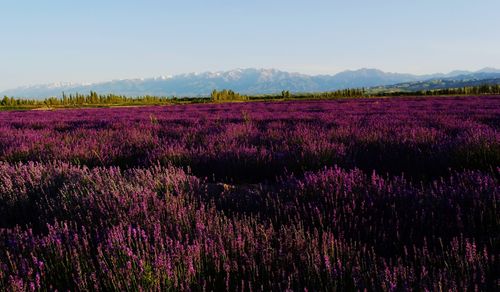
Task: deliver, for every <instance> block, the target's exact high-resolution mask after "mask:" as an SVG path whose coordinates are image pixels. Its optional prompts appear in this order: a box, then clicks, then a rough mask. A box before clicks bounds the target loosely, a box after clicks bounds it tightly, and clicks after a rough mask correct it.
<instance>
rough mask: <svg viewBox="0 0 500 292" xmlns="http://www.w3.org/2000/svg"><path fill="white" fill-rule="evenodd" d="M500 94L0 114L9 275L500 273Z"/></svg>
mask: <svg viewBox="0 0 500 292" xmlns="http://www.w3.org/2000/svg"><path fill="white" fill-rule="evenodd" d="M499 179H500V96H480V97H474V96H471V97H434V98H387V99H343V100H329V101H327V100H324V101H287V102H248V103H219V104H217V103H216V104H192V105H178V106H157V107H130V108H109V109H78V110H76V109H75V110H58V111H24V112H23V111H5V112H0V290H2V291H3V290H14V291H25V290H27V291H45V290H54V289H57V290H59V291H65V290H117V291H136V290H147V291H149V290H153V291H160V290H161V291H163V290H183V291H185V290H194V291H198V290H207V291H211V290H214V291H224V290H241V291H270V290H278V291H281V290H295V291H351V290H361V291H363V290H365V289H366V290H367V291H400V290H416V291H423V290H431V291H445V290H446V291H449V290H451V291H464V290H480V291H485V290H497V289H500V184H499Z"/></svg>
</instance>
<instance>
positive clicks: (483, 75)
mask: <svg viewBox="0 0 500 292" xmlns="http://www.w3.org/2000/svg"><path fill="white" fill-rule="evenodd" d="M484 84H488V85H496V84H500V72H498V73H495V72H484V71H483V72H478V73H472V74H462V75H458V76H455V77H448V78H434V79H430V80H424V81H415V82H404V83H398V84H393V85H386V86H377V87H372V88H370V91H371V92H374V93H377V92H416V91H425V90H436V89H446V88H460V87H469V86H479V85H484Z"/></svg>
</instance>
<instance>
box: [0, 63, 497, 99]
mask: <svg viewBox="0 0 500 292" xmlns="http://www.w3.org/2000/svg"><path fill="white" fill-rule="evenodd" d="M495 78H500V70H497V69H494V68H485V69H483V70H480V71H477V72H468V71H454V72H451V73H449V74H432V75H412V74H400V73H387V72H383V71H381V70H377V69H359V70H354V71H344V72H340V73H338V74H335V75H317V76H310V75H304V74H299V73H290V72H284V71H279V70H276V69H237V70H231V71H224V72H205V73H190V74H182V75H176V76H168V77H163V76H162V77H156V78H147V79H126V80H113V81H109V82H102V83H95V84H49V85H36V86H25V87H19V88H15V89H11V90H6V91H3V92H0V96H4V95H7V96H13V97H24V98H46V97H51V96H59V97H60V96H61V94H62V92H63V91H64V92H65V93H67V94H70V93H77V92H78V93H88V92H89V91H90V90H93V91H96V92H98V93H101V94H106V93H114V94H122V95H128V96H141V95H155V96H178V97H183V96H193V97H194V96H208V95H209V94H210V92H211V91H212V90H213V89H218V90H221V89H225V88H226V89H232V90H234V91H237V92H240V93H243V94H270V93H278V92H281V91H282V90H289V91H291V92H320V91H333V90H338V89H345V88H360V87H365V88H369V87H377V88H379V89H382V88H385V87H386V86H389V85H391V86H390V87H387V88H389V89H393V88H406V89H407V90H412V89H413V88H431V87H433V86H448V85H449V84H454V83H453V82H456V84H464V83H463V82H465V81H466V82H480V80H483V79H495ZM431 80H432V81H431ZM394 84H397V85H395V86H396V87H393V86H392V85H394ZM406 89H405V90H406Z"/></svg>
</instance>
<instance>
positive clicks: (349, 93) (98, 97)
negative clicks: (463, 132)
mask: <svg viewBox="0 0 500 292" xmlns="http://www.w3.org/2000/svg"><path fill="white" fill-rule="evenodd" d="M481 94H500V84H494V85H488V84H485V85H478V86H466V87H458V88H445V89H433V90H420V91H394V92H371V91H370V90H367V89H365V88H347V89H341V90H336V91H329V92H318V93H291V92H290V91H288V90H283V91H282V92H281V93H280V94H275V95H253V96H250V95H243V94H240V93H237V92H235V91H233V90H228V89H223V90H220V91H218V90H215V89H214V90H213V91H212V92H211V94H210V96H209V97H194V98H190V97H182V98H178V97H165V96H151V95H145V96H138V97H128V96H124V95H117V94H98V93H97V92H95V91H90V93H89V94H79V93H74V94H66V93H63V94H62V97H50V98H46V99H43V100H37V99H23V98H14V97H8V96H4V97H3V99H1V100H0V106H1V107H4V108H17V107H19V108H22V107H26V108H30V107H41V106H47V107H72V106H87V105H90V106H94V105H95V106H99V105H101V106H106V105H154V104H157V105H161V104H177V103H200V102H217V101H245V100H282V99H337V98H362V97H377V96H378V97H380V96H436V95H481Z"/></svg>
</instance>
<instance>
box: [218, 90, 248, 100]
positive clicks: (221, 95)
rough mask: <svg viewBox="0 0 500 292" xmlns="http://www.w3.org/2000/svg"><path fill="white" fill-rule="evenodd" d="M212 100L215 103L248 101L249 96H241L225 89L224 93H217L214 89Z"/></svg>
mask: <svg viewBox="0 0 500 292" xmlns="http://www.w3.org/2000/svg"><path fill="white" fill-rule="evenodd" d="M210 99H211V100H213V101H225V100H248V96H246V95H241V94H239V93H237V92H234V91H232V90H227V89H224V90H222V91H217V90H216V89H214V90H213V91H212V93H211V94H210Z"/></svg>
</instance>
